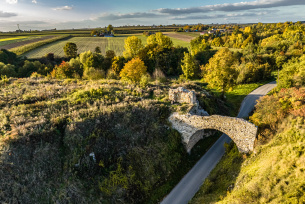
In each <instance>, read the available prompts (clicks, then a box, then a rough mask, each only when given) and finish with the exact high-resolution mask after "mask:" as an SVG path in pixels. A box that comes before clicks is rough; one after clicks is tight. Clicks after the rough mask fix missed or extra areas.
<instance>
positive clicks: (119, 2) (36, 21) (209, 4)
mask: <svg viewBox="0 0 305 204" xmlns="http://www.w3.org/2000/svg"><path fill="white" fill-rule="evenodd" d="M304 9H305V0H246V1H245V0H244V1H241V0H213V1H212V0H184V1H182V0H149V1H143V0H0V31H12V30H16V29H17V24H19V25H20V29H26V30H28V29H32V30H33V29H51V28H57V29H71V28H88V27H90V28H94V27H104V26H107V25H108V24H112V25H114V26H121V25H152V24H156V25H160V24H163V25H166V24H196V23H202V24H210V23H214V24H216V23H257V22H263V23H267V22H271V23H272V22H285V21H299V20H301V21H303V20H305V15H304Z"/></svg>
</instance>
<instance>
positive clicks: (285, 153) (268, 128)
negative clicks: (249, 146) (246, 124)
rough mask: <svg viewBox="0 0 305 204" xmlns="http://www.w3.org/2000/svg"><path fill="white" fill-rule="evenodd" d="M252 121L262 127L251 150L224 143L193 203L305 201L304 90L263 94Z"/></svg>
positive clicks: (251, 118) (295, 89)
mask: <svg viewBox="0 0 305 204" xmlns="http://www.w3.org/2000/svg"><path fill="white" fill-rule="evenodd" d="M250 120H251V121H252V122H254V123H255V124H256V125H257V126H258V127H259V131H260V133H259V136H258V139H257V141H256V144H257V146H256V148H255V151H254V153H252V154H251V155H249V156H247V155H240V154H239V153H238V151H237V149H236V147H235V145H234V144H233V143H232V144H230V145H228V146H227V152H226V155H225V156H224V158H223V159H222V161H221V162H220V163H219V164H218V166H217V167H216V170H215V171H213V172H212V174H211V175H210V177H209V178H208V179H207V180H206V181H205V184H204V185H203V186H202V188H201V190H200V192H199V193H198V194H197V195H196V197H195V198H194V199H193V200H192V202H191V203H216V202H217V203H303V202H304V201H305V194H304V193H305V174H304V171H305V155H304V152H305V89H304V88H300V89H297V88H290V89H282V90H281V91H280V92H278V93H274V94H273V95H270V96H265V97H263V98H262V100H261V101H260V102H259V103H258V105H257V106H256V111H255V112H254V114H253V116H252V117H250ZM247 157H248V158H247Z"/></svg>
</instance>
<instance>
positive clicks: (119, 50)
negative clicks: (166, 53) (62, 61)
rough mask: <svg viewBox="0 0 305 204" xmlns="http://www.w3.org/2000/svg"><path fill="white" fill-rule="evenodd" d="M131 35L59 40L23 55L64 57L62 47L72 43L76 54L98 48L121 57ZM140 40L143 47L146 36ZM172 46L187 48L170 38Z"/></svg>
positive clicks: (185, 45) (180, 42)
mask: <svg viewBox="0 0 305 204" xmlns="http://www.w3.org/2000/svg"><path fill="white" fill-rule="evenodd" d="M129 36H132V35H118V36H117V37H109V38H108V37H73V38H70V39H68V40H61V41H58V42H55V43H51V44H48V45H44V46H41V47H39V48H37V49H34V50H32V51H30V52H27V53H26V54H24V56H26V57H27V58H29V59H34V58H40V57H42V56H45V55H46V54H48V53H54V54H55V56H59V57H64V51H63V47H64V46H65V44H66V43H67V42H73V43H75V44H76V45H77V48H78V54H80V53H82V52H85V51H88V50H91V51H92V52H94V50H95V48H96V47H97V46H99V47H100V48H101V51H102V54H105V53H106V51H107V50H113V51H115V53H116V55H118V56H119V55H123V52H124V40H125V39H126V38H127V37H129ZM136 36H137V37H138V38H140V39H141V40H142V43H143V45H146V38H147V37H146V36H143V35H136ZM171 39H172V41H173V43H174V46H178V45H180V46H183V47H189V43H188V42H184V41H182V40H178V39H175V38H171Z"/></svg>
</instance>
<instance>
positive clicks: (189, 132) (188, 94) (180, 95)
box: [169, 87, 257, 153]
mask: <svg viewBox="0 0 305 204" xmlns="http://www.w3.org/2000/svg"><path fill="white" fill-rule="evenodd" d="M169 98H170V100H171V101H172V102H179V103H190V104H193V105H194V107H195V110H196V111H191V112H189V113H187V114H179V113H177V112H175V113H173V114H171V116H170V117H169V121H170V122H171V123H172V127H173V128H174V129H176V130H177V131H178V132H180V133H181V135H182V140H183V143H184V145H185V148H186V150H187V152H188V153H190V152H191V149H192V148H193V147H194V145H195V144H196V143H197V142H198V141H199V140H200V139H202V138H203V137H206V136H210V134H209V132H207V131H206V130H207V129H215V130H219V131H221V132H223V133H225V134H226V135H228V136H229V137H230V138H231V139H232V140H233V141H234V142H235V144H236V146H237V147H238V150H239V151H240V152H242V153H248V152H249V151H253V146H254V141H255V138H256V134H257V127H256V126H255V125H254V124H252V123H250V122H248V121H246V120H244V119H242V118H234V117H227V116H219V115H212V116H209V115H208V113H207V112H205V111H204V110H203V109H202V108H201V107H200V106H199V103H198V101H197V100H196V95H195V92H193V91H188V90H186V89H183V88H182V87H179V88H178V89H171V90H170V91H169ZM194 113H195V114H194ZM198 113H199V115H198Z"/></svg>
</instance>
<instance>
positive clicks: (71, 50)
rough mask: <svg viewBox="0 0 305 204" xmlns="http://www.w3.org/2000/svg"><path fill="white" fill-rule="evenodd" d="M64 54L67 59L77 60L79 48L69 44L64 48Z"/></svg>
mask: <svg viewBox="0 0 305 204" xmlns="http://www.w3.org/2000/svg"><path fill="white" fill-rule="evenodd" d="M64 52H65V55H66V56H67V57H70V58H75V57H76V56H77V46H76V44H75V43H71V42H67V43H66V45H65V47H64Z"/></svg>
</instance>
